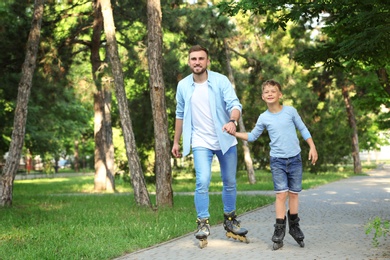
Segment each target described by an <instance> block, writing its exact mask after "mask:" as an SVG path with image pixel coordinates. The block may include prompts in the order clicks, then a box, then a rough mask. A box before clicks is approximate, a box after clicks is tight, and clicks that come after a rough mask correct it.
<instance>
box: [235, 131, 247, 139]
mask: <svg viewBox="0 0 390 260" xmlns="http://www.w3.org/2000/svg"><path fill="white" fill-rule="evenodd" d="M234 136H235V137H237V138H240V139H242V140H245V141H248V133H245V132H236V133H235V134H234Z"/></svg>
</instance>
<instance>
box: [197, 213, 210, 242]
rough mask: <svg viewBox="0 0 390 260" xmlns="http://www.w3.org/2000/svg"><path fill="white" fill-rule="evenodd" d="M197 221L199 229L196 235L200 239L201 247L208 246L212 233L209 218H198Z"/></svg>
mask: <svg viewBox="0 0 390 260" xmlns="http://www.w3.org/2000/svg"><path fill="white" fill-rule="evenodd" d="M196 223H197V224H198V230H197V231H196V233H195V237H196V239H198V240H199V247H200V248H201V249H202V248H205V247H206V246H207V237H208V236H209V235H210V225H209V219H208V218H202V219H200V218H198V219H197V220H196Z"/></svg>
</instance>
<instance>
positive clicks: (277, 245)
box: [272, 242, 283, 250]
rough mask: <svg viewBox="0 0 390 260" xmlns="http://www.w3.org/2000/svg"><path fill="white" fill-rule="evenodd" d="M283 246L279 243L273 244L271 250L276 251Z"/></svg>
mask: <svg viewBox="0 0 390 260" xmlns="http://www.w3.org/2000/svg"><path fill="white" fill-rule="evenodd" d="M282 246H283V242H280V243H274V245H273V247H272V248H273V250H278V249H279V248H281V247H282Z"/></svg>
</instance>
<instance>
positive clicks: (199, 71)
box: [192, 67, 207, 75]
mask: <svg viewBox="0 0 390 260" xmlns="http://www.w3.org/2000/svg"><path fill="white" fill-rule="evenodd" d="M197 68H198V67H196V68H192V73H193V74H195V75H202V74H203V73H205V72H206V70H207V68H201V70H195V69H197Z"/></svg>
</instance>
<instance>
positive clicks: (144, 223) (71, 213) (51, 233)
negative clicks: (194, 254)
mask: <svg viewBox="0 0 390 260" xmlns="http://www.w3.org/2000/svg"><path fill="white" fill-rule="evenodd" d="M352 175H353V172H352V171H348V170H343V171H338V172H332V173H330V172H328V173H321V174H309V173H305V174H304V180H303V187H304V189H310V188H313V187H315V186H319V185H323V184H326V183H328V182H333V181H336V180H339V179H342V178H348V177H350V176H352ZM237 180H238V190H239V191H247V190H272V179H271V174H270V173H269V172H267V171H256V180H257V183H256V184H253V185H251V184H249V183H248V178H247V176H246V174H245V172H239V173H238V178H237ZM194 182H195V181H194V176H193V174H192V173H188V172H175V178H174V181H173V190H174V192H175V196H174V207H173V208H159V209H157V210H156V209H155V210H150V209H147V208H143V207H139V206H137V205H136V204H135V202H134V197H133V195H132V189H131V186H130V184H129V183H128V182H127V181H124V179H118V180H117V181H116V187H117V190H118V192H116V193H113V194H104V193H94V192H93V176H76V175H75V176H73V177H66V178H46V179H35V180H20V181H15V183H14V192H13V195H14V196H13V206H12V207H10V208H0V223H1V225H0V259H34V260H35V259H56V260H57V259H112V258H115V257H118V256H121V255H123V254H125V253H130V252H133V251H136V250H140V249H143V248H146V247H149V246H152V245H155V244H158V243H161V242H164V241H167V240H170V239H173V238H176V237H179V236H182V235H184V234H188V233H191V232H193V231H194V230H195V228H196V224H195V218H196V212H195V209H194V205H193V196H189V195H188V194H187V195H181V193H180V192H193V190H194ZM221 185H222V184H221V181H220V177H219V173H217V172H214V173H213V176H212V185H211V187H210V191H221ZM154 189H155V188H154V185H152V184H150V185H148V190H149V191H150V198H151V201H152V203H153V204H155V196H154ZM221 201H222V198H221V195H219V194H215V195H210V214H211V216H212V217H211V218H210V222H211V225H215V224H219V223H221V222H222V220H223V215H222V214H223V213H222V202H221ZM273 202H274V197H273V196H260V195H256V196H250V195H240V194H239V195H238V199H237V213H238V214H242V213H244V212H247V211H251V210H253V209H256V208H259V207H262V206H264V205H268V204H270V203H273Z"/></svg>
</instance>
